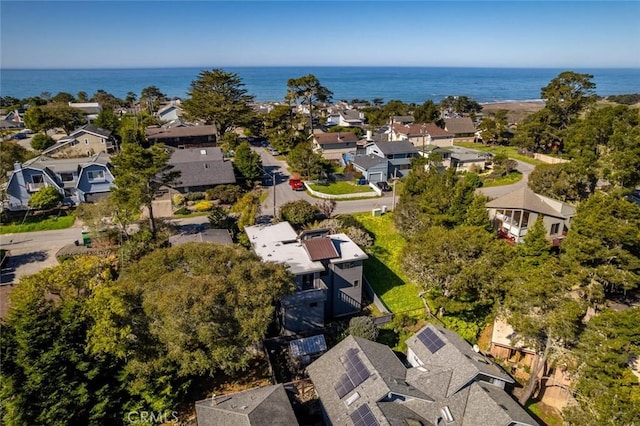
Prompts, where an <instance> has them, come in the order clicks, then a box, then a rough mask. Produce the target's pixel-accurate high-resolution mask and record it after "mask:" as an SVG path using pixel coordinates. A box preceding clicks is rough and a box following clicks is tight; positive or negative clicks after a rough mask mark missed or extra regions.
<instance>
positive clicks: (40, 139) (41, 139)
mask: <svg viewBox="0 0 640 426" xmlns="http://www.w3.org/2000/svg"><path fill="white" fill-rule="evenodd" d="M55 144H56V141H55V140H54V139H53V138H52V137H51V136H49V135H45V134H43V133H38V134H37V135H34V136H33V138H31V148H33V149H35V150H36V151H44V150H45V149H47V148H49V147H50V146H53V145H55Z"/></svg>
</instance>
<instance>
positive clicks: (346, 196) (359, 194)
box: [303, 182, 382, 200]
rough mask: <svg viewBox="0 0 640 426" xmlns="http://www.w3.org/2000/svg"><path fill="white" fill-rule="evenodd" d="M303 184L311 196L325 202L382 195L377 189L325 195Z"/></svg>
mask: <svg viewBox="0 0 640 426" xmlns="http://www.w3.org/2000/svg"><path fill="white" fill-rule="evenodd" d="M303 183H304V186H305V188H307V191H309V193H310V194H311V195H313V196H314V197H318V198H324V199H325V200H344V199H349V198H367V197H379V196H380V195H381V194H382V191H380V192H378V191H375V189H374V191H375V192H372V191H368V192H357V193H354V194H338V195H336V194H325V193H323V192H318V191H314V190H313V189H311V186H309V184H308V183H307V182H303ZM369 185H371V184H369Z"/></svg>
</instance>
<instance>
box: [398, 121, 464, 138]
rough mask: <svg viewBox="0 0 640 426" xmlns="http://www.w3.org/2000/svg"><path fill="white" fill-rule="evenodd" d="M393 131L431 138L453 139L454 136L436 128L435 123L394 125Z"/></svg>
mask: <svg viewBox="0 0 640 426" xmlns="http://www.w3.org/2000/svg"><path fill="white" fill-rule="evenodd" d="M393 130H394V132H396V133H400V134H403V135H407V136H420V135H431V137H452V136H453V134H452V133H449V132H447V131H446V130H444V129H441V128H440V127H438V126H436V125H435V124H433V123H413V124H400V123H394V124H393Z"/></svg>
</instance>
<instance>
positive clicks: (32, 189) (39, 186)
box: [27, 182, 47, 192]
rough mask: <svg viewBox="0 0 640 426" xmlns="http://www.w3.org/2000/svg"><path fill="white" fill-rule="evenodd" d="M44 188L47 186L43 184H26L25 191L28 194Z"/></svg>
mask: <svg viewBox="0 0 640 426" xmlns="http://www.w3.org/2000/svg"><path fill="white" fill-rule="evenodd" d="M45 186H47V184H46V183H44V182H39V183H33V182H29V183H27V191H29V192H36V191H40V190H41V189H42V188H44V187H45Z"/></svg>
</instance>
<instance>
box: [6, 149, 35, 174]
mask: <svg viewBox="0 0 640 426" xmlns="http://www.w3.org/2000/svg"><path fill="white" fill-rule="evenodd" d="M34 154H35V153H33V152H30V151H27V149H26V148H23V147H22V146H21V145H18V144H17V143H16V142H13V141H6V142H2V149H0V182H2V181H4V180H5V179H6V176H7V173H8V172H10V171H11V170H13V165H14V164H15V163H23V162H24V161H26V160H28V159H29V158H31V157H33V156H34Z"/></svg>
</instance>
